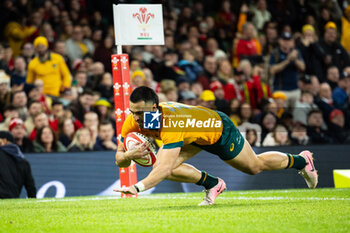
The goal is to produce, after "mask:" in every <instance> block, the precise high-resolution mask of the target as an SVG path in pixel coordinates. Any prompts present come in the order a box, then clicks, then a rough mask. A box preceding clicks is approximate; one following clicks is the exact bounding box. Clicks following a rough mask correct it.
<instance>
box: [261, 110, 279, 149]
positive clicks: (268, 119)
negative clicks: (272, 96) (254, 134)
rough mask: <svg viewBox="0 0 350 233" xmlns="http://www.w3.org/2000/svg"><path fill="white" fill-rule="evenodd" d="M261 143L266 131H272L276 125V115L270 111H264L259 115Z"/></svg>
mask: <svg viewBox="0 0 350 233" xmlns="http://www.w3.org/2000/svg"><path fill="white" fill-rule="evenodd" d="M260 125H261V129H262V131H261V143H262V142H263V141H264V139H265V137H266V135H267V134H268V133H272V132H273V130H274V128H275V127H276V125H277V117H276V115H275V114H273V113H272V112H270V111H269V112H264V113H263V114H262V116H261V122H260Z"/></svg>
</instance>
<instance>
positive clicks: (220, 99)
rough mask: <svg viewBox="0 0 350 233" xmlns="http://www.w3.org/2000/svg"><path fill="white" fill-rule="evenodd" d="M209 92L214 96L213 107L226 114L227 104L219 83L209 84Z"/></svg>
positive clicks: (222, 88)
mask: <svg viewBox="0 0 350 233" xmlns="http://www.w3.org/2000/svg"><path fill="white" fill-rule="evenodd" d="M209 87H210V90H211V91H212V92H213V93H214V96H215V106H216V109H217V110H219V111H221V112H224V113H228V111H229V110H228V109H229V106H228V102H227V100H226V99H225V91H224V87H223V86H222V84H221V82H219V81H217V80H215V81H213V82H211V83H210V86H209Z"/></svg>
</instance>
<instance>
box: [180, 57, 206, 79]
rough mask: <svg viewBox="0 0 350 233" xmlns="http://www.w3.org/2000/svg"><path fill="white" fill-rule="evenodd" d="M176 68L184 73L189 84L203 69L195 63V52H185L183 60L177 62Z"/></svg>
mask: <svg viewBox="0 0 350 233" xmlns="http://www.w3.org/2000/svg"><path fill="white" fill-rule="evenodd" d="M178 66H179V68H180V69H181V70H183V71H184V72H185V75H186V77H188V78H189V80H190V82H191V83H192V82H195V81H196V80H197V77H198V75H199V74H201V73H202V72H203V68H202V66H201V65H199V64H198V63H197V62H196V61H195V52H194V51H193V50H186V51H185V52H184V54H183V59H182V60H180V61H179V63H178Z"/></svg>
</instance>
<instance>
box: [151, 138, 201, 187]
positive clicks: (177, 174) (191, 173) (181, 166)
mask: <svg viewBox="0 0 350 233" xmlns="http://www.w3.org/2000/svg"><path fill="white" fill-rule="evenodd" d="M162 149H163V148H162V147H161V148H160V149H159V150H162ZM200 151H201V149H200V148H199V147H196V146H193V145H185V146H184V147H182V148H181V152H180V155H179V157H178V158H177V160H176V163H175V166H174V167H175V168H174V169H173V171H172V172H171V175H170V176H168V177H167V178H166V179H167V180H172V181H177V182H184V183H197V182H198V181H200V179H201V177H202V172H201V171H199V170H198V169H197V168H195V167H194V166H192V165H190V164H187V163H184V162H185V161H187V160H188V159H190V158H192V157H193V156H195V155H196V154H198V152H200ZM156 166H158V163H157V162H156V163H155V165H154V167H156Z"/></svg>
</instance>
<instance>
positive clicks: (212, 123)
mask: <svg viewBox="0 0 350 233" xmlns="http://www.w3.org/2000/svg"><path fill="white" fill-rule="evenodd" d="M220 127H221V121H220V120H217V119H215V118H209V119H208V120H205V121H203V120H197V119H196V118H187V119H181V120H180V119H179V120H174V119H172V118H168V119H165V118H164V119H163V128H195V129H200V128H208V129H209V128H220Z"/></svg>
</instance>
